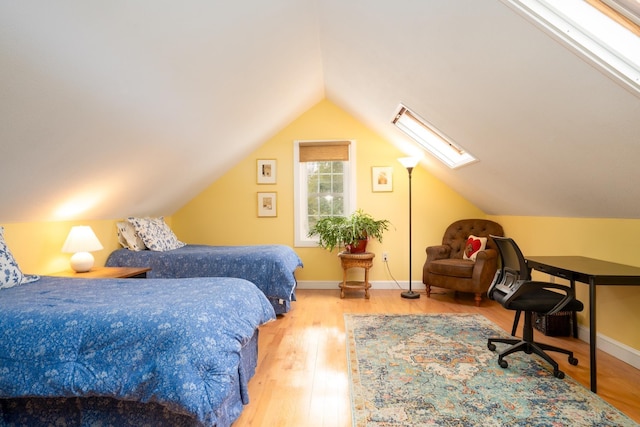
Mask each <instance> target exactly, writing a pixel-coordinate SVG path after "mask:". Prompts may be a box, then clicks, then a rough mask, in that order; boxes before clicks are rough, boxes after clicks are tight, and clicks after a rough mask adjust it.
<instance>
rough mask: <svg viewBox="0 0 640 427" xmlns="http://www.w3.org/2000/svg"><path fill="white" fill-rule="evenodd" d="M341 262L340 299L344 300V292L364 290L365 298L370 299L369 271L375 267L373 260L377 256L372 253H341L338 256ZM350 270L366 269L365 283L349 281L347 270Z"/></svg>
mask: <svg viewBox="0 0 640 427" xmlns="http://www.w3.org/2000/svg"><path fill="white" fill-rule="evenodd" d="M338 256H339V257H340V262H341V263H342V283H340V285H339V286H340V298H344V291H345V290H346V289H364V297H365V298H366V299H369V288H370V287H371V283H369V269H370V268H371V267H372V266H373V258H375V256H376V254H374V253H371V252H364V253H358V254H352V253H348V252H340V253H339V254H338ZM350 268H364V281H363V282H356V281H349V282H348V281H347V270H349V269H350Z"/></svg>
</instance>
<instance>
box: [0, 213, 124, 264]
mask: <svg viewBox="0 0 640 427" xmlns="http://www.w3.org/2000/svg"><path fill="white" fill-rule="evenodd" d="M115 223H116V221H110V220H107V221H56V222H37V223H13V224H3V226H4V229H5V231H4V236H5V240H6V242H7V246H8V247H9V250H10V251H11V253H12V254H13V256H14V258H15V259H16V261H17V262H18V265H19V266H20V270H22V271H23V272H24V273H29V274H50V273H55V272H57V271H63V270H67V269H69V259H70V258H71V255H72V254H65V253H62V252H61V249H62V245H63V244H64V241H65V239H66V238H67V234H69V230H70V229H71V227H72V226H74V225H89V226H91V228H92V229H93V231H94V233H96V237H97V238H98V240H100V243H102V246H103V247H104V249H102V250H100V251H96V252H92V253H93V256H94V257H95V260H96V261H95V265H96V266H101V265H104V263H105V261H106V259H107V256H109V254H110V253H111V252H112V251H113V250H115V249H117V248H119V247H120V245H119V244H118V237H117V234H116V225H115Z"/></svg>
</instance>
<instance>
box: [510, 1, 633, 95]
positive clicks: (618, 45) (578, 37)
mask: <svg viewBox="0 0 640 427" xmlns="http://www.w3.org/2000/svg"><path fill="white" fill-rule="evenodd" d="M508 2H509V3H510V4H512V5H514V6H515V7H516V9H517V10H519V11H521V12H523V13H524V14H525V15H526V16H527V17H528V18H530V19H532V20H533V21H534V22H535V23H536V24H538V25H539V26H540V27H542V28H543V29H545V30H547V31H549V32H550V33H551V34H553V35H554V36H555V37H557V38H559V39H560V40H561V41H563V42H564V43H566V44H567V45H568V46H569V47H571V48H572V49H573V50H574V51H575V52H576V53H578V54H579V55H581V56H582V57H583V58H586V59H587V60H589V61H591V62H592V63H594V64H596V65H598V66H599V67H600V68H601V69H603V70H605V71H607V72H608V73H610V74H611V75H613V76H615V77H617V78H618V79H619V81H621V82H623V83H625V84H626V85H627V87H629V88H631V89H633V90H635V91H636V92H640V37H638V35H637V34H634V32H633V31H631V30H630V29H629V27H625V26H624V25H620V23H618V22H616V21H614V20H613V19H612V18H611V17H610V16H608V15H607V14H605V13H602V12H601V11H600V10H598V9H596V8H595V7H593V6H592V5H590V4H589V3H587V2H585V1H582V0H508ZM616 3H617V4H619V5H623V4H624V3H625V2H624V1H609V2H608V4H616ZM627 3H629V5H633V3H632V2H627ZM635 8H636V11H635V12H637V6H635ZM628 11H631V12H634V11H633V10H632V9H628ZM630 16H633V15H630ZM629 24H630V25H632V26H633V25H635V24H633V22H632V21H629Z"/></svg>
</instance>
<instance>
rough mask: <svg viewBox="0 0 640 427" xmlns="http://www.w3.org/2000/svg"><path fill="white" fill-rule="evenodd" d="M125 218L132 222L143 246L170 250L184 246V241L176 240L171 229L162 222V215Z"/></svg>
mask: <svg viewBox="0 0 640 427" xmlns="http://www.w3.org/2000/svg"><path fill="white" fill-rule="evenodd" d="M127 220H128V221H129V222H130V223H131V224H133V227H134V228H135V229H136V232H137V233H138V236H140V238H141V239H142V241H143V242H144V244H145V246H146V247H147V248H149V249H151V250H152V251H170V250H172V249H178V248H181V247H183V246H185V243H183V242H181V241H180V240H178V238H177V237H176V235H175V234H173V231H171V229H170V228H169V226H168V225H167V224H166V223H165V222H164V217H159V218H135V217H129V218H127Z"/></svg>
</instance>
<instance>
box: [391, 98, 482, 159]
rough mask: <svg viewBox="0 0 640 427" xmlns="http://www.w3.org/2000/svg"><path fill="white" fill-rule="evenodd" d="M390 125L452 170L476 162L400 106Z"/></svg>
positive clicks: (461, 149)
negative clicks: (394, 126)
mask: <svg viewBox="0 0 640 427" xmlns="http://www.w3.org/2000/svg"><path fill="white" fill-rule="evenodd" d="M392 123H393V124H394V125H396V126H397V127H398V129H400V130H401V131H403V132H404V133H406V134H407V135H409V136H410V137H411V138H413V139H414V140H415V141H416V142H417V143H418V144H420V145H421V146H422V148H424V149H425V150H427V151H428V152H430V153H431V154H433V155H434V156H435V157H436V158H437V159H438V160H440V161H441V162H442V163H444V164H446V165H447V166H449V167H450V168H452V169H455V168H458V167H460V166H463V165H466V164H468V163H472V162H475V161H477V159H476V158H475V157H473V156H472V155H471V154H469V153H467V152H466V151H465V150H464V149H463V148H462V147H460V146H459V145H457V144H454V143H453V142H452V141H451V140H450V139H449V138H447V137H446V136H445V135H444V134H443V133H442V132H440V131H439V130H438V129H436V128H435V127H433V126H432V125H430V124H428V123H427V122H426V121H425V120H424V119H422V118H420V117H418V116H417V115H416V114H414V113H413V112H412V111H410V110H409V109H408V108H407V107H405V106H404V105H402V104H400V108H399V110H398V112H397V113H396V115H395V117H394V118H393V120H392Z"/></svg>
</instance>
